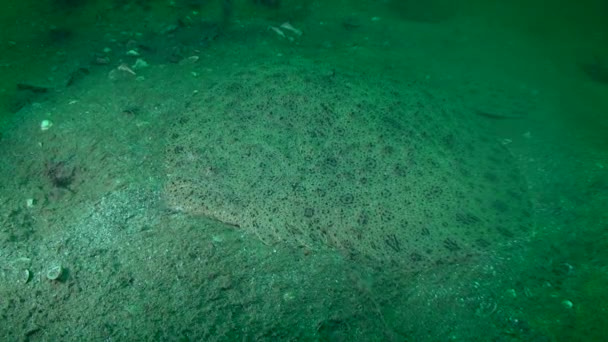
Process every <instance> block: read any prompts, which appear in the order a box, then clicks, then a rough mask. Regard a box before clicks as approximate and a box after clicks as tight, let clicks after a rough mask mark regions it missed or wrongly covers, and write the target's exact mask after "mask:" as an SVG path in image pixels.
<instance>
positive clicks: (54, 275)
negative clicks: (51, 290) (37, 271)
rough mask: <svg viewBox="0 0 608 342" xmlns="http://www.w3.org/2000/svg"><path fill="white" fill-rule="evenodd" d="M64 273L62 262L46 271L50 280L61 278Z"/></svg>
mask: <svg viewBox="0 0 608 342" xmlns="http://www.w3.org/2000/svg"><path fill="white" fill-rule="evenodd" d="M62 275H63V267H61V265H60V264H57V265H53V266H52V267H51V268H49V270H48V271H47V272H46V278H47V279H48V280H59V278H61V276H62Z"/></svg>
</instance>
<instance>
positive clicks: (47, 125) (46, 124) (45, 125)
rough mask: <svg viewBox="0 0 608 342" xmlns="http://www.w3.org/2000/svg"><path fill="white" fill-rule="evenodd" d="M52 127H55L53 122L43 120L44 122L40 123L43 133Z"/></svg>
mask: <svg viewBox="0 0 608 342" xmlns="http://www.w3.org/2000/svg"><path fill="white" fill-rule="evenodd" d="M51 127H53V123H52V122H51V120H42V122H40V130H41V131H47V130H48V129H49V128H51Z"/></svg>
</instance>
